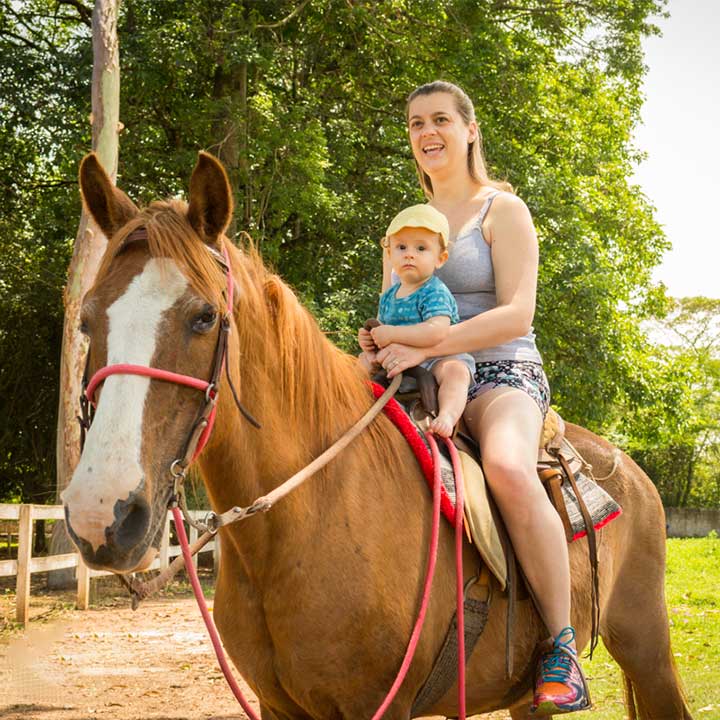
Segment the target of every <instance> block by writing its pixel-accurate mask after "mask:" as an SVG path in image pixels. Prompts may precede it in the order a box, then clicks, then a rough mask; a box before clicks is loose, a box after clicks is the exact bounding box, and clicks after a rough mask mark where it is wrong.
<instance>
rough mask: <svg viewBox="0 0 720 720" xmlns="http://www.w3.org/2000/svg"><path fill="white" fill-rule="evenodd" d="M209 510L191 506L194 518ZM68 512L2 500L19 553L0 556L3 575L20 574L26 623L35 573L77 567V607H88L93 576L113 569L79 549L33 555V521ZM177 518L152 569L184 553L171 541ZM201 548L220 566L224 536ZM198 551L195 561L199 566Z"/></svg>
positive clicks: (20, 607)
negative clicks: (89, 560) (88, 561)
mask: <svg viewBox="0 0 720 720" xmlns="http://www.w3.org/2000/svg"><path fill="white" fill-rule="evenodd" d="M207 512H208V511H207V510H191V511H190V515H192V517H193V519H196V520H197V519H202V518H203V517H205V515H206V514H207ZM64 519H65V513H64V510H63V507H62V505H3V504H0V520H16V521H17V522H18V523H19V527H18V533H17V534H18V556H17V560H0V577H11V576H13V575H15V576H17V582H16V596H15V603H16V608H15V610H16V612H15V615H16V619H17V621H18V622H19V623H22V624H25V623H26V622H27V621H28V619H29V612H30V576H31V574H32V573H37V572H47V571H49V570H63V569H65V568H74V567H76V568H77V607H78V609H80V610H86V609H87V607H88V605H89V598H90V578H93V577H99V576H101V575H112V573H109V572H105V571H100V570H92V569H91V568H89V567H88V566H87V565H85V563H84V562H83V561H82V558H81V557H80V554H79V553H65V554H64V555H50V556H48V557H33V556H32V551H33V521H35V520H64ZM171 522H174V520H173V518H172V515H171V513H170V512H169V511H168V514H167V517H166V519H165V529H164V531H163V535H162V540H161V543H160V552H159V553H158V557H156V558H155V560H154V562H153V564H152V565H151V566H150V568H148V569H150V570H152V569H161V568H166V567H167V566H168V564H169V562H170V560H171V558H174V557H175V556H176V555H180V554H181V551H180V546H179V545H171V544H170V523H171ZM188 534H189V540H190V543H192V542H193V541H194V540H196V539H197V530H196V529H195V528H193V527H190V528H189V533H188ZM200 552H212V553H213V563H214V565H215V567H216V568H217V566H218V562H219V560H220V538H219V537H217V536H215V538H214V539H213V540H212V541H211V542H209V543H208V544H207V545H205V547H203V548H202V550H201V551H200ZM197 561H198V555H195V557H194V558H193V562H194V563H195V566H196V567H197Z"/></svg>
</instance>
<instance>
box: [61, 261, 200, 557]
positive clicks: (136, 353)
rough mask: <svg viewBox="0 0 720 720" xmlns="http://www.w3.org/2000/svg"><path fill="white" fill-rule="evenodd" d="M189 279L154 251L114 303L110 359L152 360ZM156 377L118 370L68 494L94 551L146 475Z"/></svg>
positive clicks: (73, 518) (77, 525)
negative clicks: (145, 441) (146, 419)
mask: <svg viewBox="0 0 720 720" xmlns="http://www.w3.org/2000/svg"><path fill="white" fill-rule="evenodd" d="M187 286H188V282H187V280H186V278H185V277H184V276H183V275H182V274H181V273H180V271H179V270H178V269H177V267H176V265H175V264H174V263H173V262H172V261H171V260H169V259H167V258H151V259H149V260H148V261H147V263H146V264H145V266H144V268H143V270H142V272H140V273H139V274H137V275H136V276H135V277H134V278H133V279H132V281H131V282H130V284H129V285H128V287H127V289H126V291H125V293H123V295H121V296H120V297H119V298H118V299H117V300H116V301H115V302H114V303H113V304H112V305H110V307H108V309H107V316H108V336H107V365H115V364H117V363H131V364H133V365H144V366H146V367H147V366H150V365H151V364H152V363H151V361H152V358H153V356H154V355H155V351H156V346H157V336H158V329H159V328H160V326H161V323H162V321H163V318H164V317H165V316H166V314H167V313H168V311H169V310H170V308H172V306H173V305H174V304H175V303H176V302H177V301H178V300H179V299H180V297H182V295H183V293H184V292H185V290H186V289H187ZM149 387H150V378H148V377H142V376H138V375H123V374H121V375H111V376H110V377H108V378H107V379H106V380H105V382H104V384H103V386H102V401H101V402H100V403H98V408H97V413H96V415H95V418H94V420H93V423H92V427H91V428H90V431H89V432H88V435H87V438H86V442H85V448H84V450H83V454H82V457H81V459H80V463H79V464H78V467H77V469H76V470H75V473H74V475H73V478H72V481H71V483H70V485H69V486H68V487H67V489H66V490H65V491H64V493H63V495H62V500H63V502H64V503H65V505H66V507H67V509H68V513H69V518H70V522H71V524H72V528H73V531H74V532H75V534H76V535H78V536H79V537H80V538H82V539H84V540H86V541H87V542H88V543H90V545H92V548H93V550H94V551H96V550H97V548H98V547H100V546H101V545H102V544H103V543H105V540H106V534H105V531H106V529H108V528H110V527H111V526H112V525H113V523H114V522H115V519H116V518H115V512H114V509H115V503H116V502H117V501H124V500H127V499H128V497H129V496H130V495H131V493H133V492H135V491H137V490H139V489H140V488H141V485H142V483H143V480H144V471H143V467H142V458H141V451H142V438H143V432H142V428H143V411H144V407H145V398H146V397H147V394H148V390H149Z"/></svg>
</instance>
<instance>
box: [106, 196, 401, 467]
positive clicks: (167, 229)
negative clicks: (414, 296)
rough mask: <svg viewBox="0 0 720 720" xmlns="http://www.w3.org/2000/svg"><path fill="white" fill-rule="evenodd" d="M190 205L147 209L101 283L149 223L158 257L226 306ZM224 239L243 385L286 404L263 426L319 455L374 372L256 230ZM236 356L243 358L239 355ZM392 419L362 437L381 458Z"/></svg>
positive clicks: (117, 244) (355, 414)
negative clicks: (339, 337)
mask: <svg viewBox="0 0 720 720" xmlns="http://www.w3.org/2000/svg"><path fill="white" fill-rule="evenodd" d="M187 207H188V206H187V204H186V203H184V202H182V201H180V200H168V201H158V202H154V203H152V204H151V205H149V206H148V207H146V208H144V209H142V210H141V211H140V212H139V214H138V215H137V216H136V217H135V218H134V219H133V220H132V221H130V222H129V223H128V224H127V225H125V226H124V227H123V228H122V230H121V231H120V232H118V233H116V234H115V235H114V236H113V238H112V239H111V240H110V242H109V244H108V248H107V251H106V253H105V256H104V257H103V260H102V262H101V265H100V268H99V270H98V274H97V279H96V285H97V284H99V283H101V282H102V281H103V280H104V279H106V277H107V276H108V274H109V273H110V272H112V271H111V265H112V262H113V260H114V259H115V257H116V256H117V255H118V253H121V252H123V250H124V249H125V247H126V246H131V245H132V242H130V243H128V237H129V236H130V235H131V234H132V232H133V231H134V230H136V229H137V228H139V227H145V229H146V230H147V248H148V251H149V253H150V255H151V257H168V258H171V259H172V260H173V261H174V262H175V264H176V265H177V267H178V269H179V270H180V271H181V272H182V273H183V274H184V275H185V276H186V277H187V278H188V281H189V283H190V285H191V286H192V287H193V289H194V290H195V291H196V292H197V293H198V294H199V295H200V296H201V297H203V298H205V299H207V300H208V301H209V302H211V303H213V304H214V305H215V306H216V307H218V308H221V309H222V308H223V307H224V305H225V300H224V297H223V295H224V292H225V289H226V278H225V275H224V273H223V272H222V270H221V268H220V266H219V264H218V262H217V259H216V258H215V257H213V255H212V253H210V252H208V249H207V247H206V246H205V243H204V242H203V241H202V239H201V238H200V237H199V236H198V235H197V233H195V231H194V230H193V228H192V226H191V225H190V223H189V222H188V220H187ZM222 243H223V244H224V246H225V247H226V248H227V250H228V253H229V255H230V258H231V265H232V270H233V275H234V277H235V280H236V286H237V297H236V301H235V312H234V314H235V320H236V325H237V333H238V339H239V344H240V348H241V354H242V357H241V358H240V359H239V362H240V364H241V377H242V378H243V380H242V384H243V388H244V389H245V388H247V389H252V390H253V392H254V394H255V395H256V396H258V397H259V403H260V407H261V408H262V407H264V406H265V405H266V403H270V404H272V406H273V407H279V410H280V412H278V413H275V414H274V415H275V416H276V417H277V421H276V422H277V423H278V427H267V419H266V420H265V422H263V429H265V430H268V431H269V432H270V433H273V434H275V436H276V437H288V436H289V434H292V437H293V442H294V443H300V446H299V447H298V450H299V453H300V455H304V456H310V455H314V454H316V452H317V449H318V447H321V448H324V447H326V446H327V445H328V444H329V443H331V442H332V441H334V440H335V439H337V437H338V436H339V435H340V434H341V433H342V432H343V431H344V430H345V429H347V428H348V427H349V425H350V424H352V423H353V422H355V420H357V419H359V418H360V417H361V415H362V414H363V413H364V412H365V411H366V410H367V409H368V407H369V406H370V404H371V402H372V399H373V398H372V396H371V394H370V391H369V388H368V386H367V376H366V375H365V373H364V371H363V370H362V369H361V368H360V367H359V365H358V363H357V360H356V358H354V357H352V356H350V355H348V354H346V353H344V352H342V351H341V350H339V349H338V348H337V347H335V346H334V345H333V344H332V343H331V342H330V341H329V340H328V339H327V338H326V337H325V335H324V334H323V333H322V332H321V330H320V328H319V327H318V325H317V322H316V320H315V318H314V317H313V316H312V315H311V314H310V312H309V311H308V310H307V309H306V308H305V307H303V306H302V305H301V304H300V302H299V300H298V299H297V297H296V295H295V294H294V292H293V291H292V290H291V289H290V288H289V287H288V285H287V284H286V283H285V282H284V281H283V280H282V279H281V278H280V277H279V276H278V275H277V274H275V273H273V272H272V271H271V270H269V269H268V268H267V266H266V265H265V263H264V261H263V259H262V256H261V255H260V252H259V251H258V249H257V248H256V246H255V245H254V243H252V241H251V240H249V238H248V241H247V242H246V243H245V245H244V247H243V248H238V247H236V246H235V245H234V244H233V243H232V242H231V241H230V240H229V239H228V238H226V237H223V239H222ZM230 361H231V362H233V363H234V362H238V358H231V360H230ZM250 369H252V371H250ZM261 415H262V413H261ZM387 422H388V421H387V420H386V419H385V418H379V422H378V421H376V422H375V423H373V424H372V425H371V428H370V430H369V431H366V432H364V433H363V434H362V435H361V437H360V438H359V440H358V441H356V443H358V442H359V444H360V445H365V446H366V448H365V449H366V450H367V451H368V452H370V453H371V454H372V455H373V457H375V458H377V460H378V462H381V460H380V459H381V458H385V459H387V453H388V452H390V454H391V455H395V453H396V450H395V449H390V448H389V447H388V446H391V445H393V443H389V442H388V440H387V434H386V433H387V425H386V423H387ZM302 426H305V428H311V429H312V433H311V434H308V433H307V432H303V431H302V430H303V427H302ZM383 427H384V428H385V432H382V430H381V428H383ZM309 435H311V436H312V441H310V439H309ZM303 438H308V440H307V446H306V447H302V444H303V440H302V439H303ZM311 445H312V446H311ZM367 445H369V447H367Z"/></svg>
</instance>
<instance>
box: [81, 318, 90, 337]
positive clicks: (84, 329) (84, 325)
mask: <svg viewBox="0 0 720 720" xmlns="http://www.w3.org/2000/svg"><path fill="white" fill-rule="evenodd" d="M80 332H81V333H82V334H83V335H87V334H88V332H89V329H88V324H87V321H86V320H81V321H80Z"/></svg>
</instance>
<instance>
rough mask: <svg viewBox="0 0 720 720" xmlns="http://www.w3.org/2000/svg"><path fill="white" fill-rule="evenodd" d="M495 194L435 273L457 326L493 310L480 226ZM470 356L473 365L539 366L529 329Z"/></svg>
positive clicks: (489, 270)
mask: <svg viewBox="0 0 720 720" xmlns="http://www.w3.org/2000/svg"><path fill="white" fill-rule="evenodd" d="M499 194H500V191H498V192H496V193H493V194H492V195H490V197H488V199H487V200H486V201H485V204H484V205H483V207H482V210H480V214H479V215H478V216H477V218H475V220H473V222H472V224H471V225H469V226H466V227H464V228H462V229H461V231H460V233H459V234H458V236H457V237H456V238H455V240H454V241H453V242H451V243H450V257H449V259H448V261H447V262H446V263H445V264H444V265H443V266H442V267H441V268H440V269H439V270H436V271H435V274H436V275H437V276H438V277H439V278H440V279H441V280H442V281H443V282H444V283H445V284H446V285H447V286H448V288H450V292H452V294H453V295H454V296H455V300H456V302H457V306H458V313H459V314H460V321H461V322H462V321H463V320H467V319H468V318H471V317H474V316H475V315H478V314H479V313H483V312H485V311H487V310H491V309H492V308H494V307H497V296H496V294H495V273H494V272H493V263H492V253H491V250H490V246H489V245H488V244H487V242H485V238H484V237H483V231H482V223H483V220H484V219H485V216H486V215H487V214H488V211H489V210H490V206H491V205H492V203H493V200H494V199H495V198H496V197H497V196H498V195H499ZM471 355H472V356H473V357H474V358H475V362H492V361H496V360H529V361H531V362H537V363H542V358H541V357H540V353H539V352H538V349H537V346H536V344H535V333H534V332H533V329H532V328H530V330H529V332H528V333H527V335H523V337H519V338H515V340H511V341H510V342H507V343H503V344H502V345H497V346H495V347H492V348H485V349H484V350H477V351H476V352H473V353H471Z"/></svg>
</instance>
